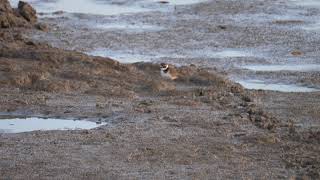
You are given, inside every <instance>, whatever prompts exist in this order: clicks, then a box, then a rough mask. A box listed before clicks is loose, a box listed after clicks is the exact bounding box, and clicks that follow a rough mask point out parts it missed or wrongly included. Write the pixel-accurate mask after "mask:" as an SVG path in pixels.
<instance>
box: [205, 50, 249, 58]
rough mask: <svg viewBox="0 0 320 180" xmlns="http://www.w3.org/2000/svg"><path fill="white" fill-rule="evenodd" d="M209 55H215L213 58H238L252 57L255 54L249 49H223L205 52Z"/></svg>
mask: <svg viewBox="0 0 320 180" xmlns="http://www.w3.org/2000/svg"><path fill="white" fill-rule="evenodd" d="M203 55H204V56H207V57H213V58H238V57H252V56H253V54H252V53H250V52H247V51H241V50H233V49H230V50H228V49H227V50H223V51H217V52H206V53H204V54H203Z"/></svg>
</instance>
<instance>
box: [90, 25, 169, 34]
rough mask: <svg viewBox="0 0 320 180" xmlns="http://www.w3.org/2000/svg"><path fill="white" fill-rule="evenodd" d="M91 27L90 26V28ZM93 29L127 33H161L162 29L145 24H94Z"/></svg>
mask: <svg viewBox="0 0 320 180" xmlns="http://www.w3.org/2000/svg"><path fill="white" fill-rule="evenodd" d="M91 27H92V26H91ZM93 27H95V28H97V29H104V30H123V31H127V32H146V31H149V32H152V31H161V30H163V29H164V28H162V27H160V26H153V25H147V24H125V23H109V24H95V25H93Z"/></svg>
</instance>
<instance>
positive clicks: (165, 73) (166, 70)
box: [160, 63, 178, 80]
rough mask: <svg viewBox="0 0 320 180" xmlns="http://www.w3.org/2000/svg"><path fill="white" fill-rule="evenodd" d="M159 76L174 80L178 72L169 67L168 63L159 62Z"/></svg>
mask: <svg viewBox="0 0 320 180" xmlns="http://www.w3.org/2000/svg"><path fill="white" fill-rule="evenodd" d="M160 73H161V76H162V77H164V78H167V79H171V80H175V79H177V78H178V73H177V71H176V70H175V69H174V68H173V67H169V65H168V64H165V63H161V64H160Z"/></svg>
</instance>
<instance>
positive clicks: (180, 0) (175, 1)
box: [152, 0, 207, 5]
mask: <svg viewBox="0 0 320 180" xmlns="http://www.w3.org/2000/svg"><path fill="white" fill-rule="evenodd" d="M152 1H154V2H159V1H160V0H152ZM205 1H207V0H167V2H168V4H169V5H170V4H171V5H187V4H196V3H200V2H205Z"/></svg>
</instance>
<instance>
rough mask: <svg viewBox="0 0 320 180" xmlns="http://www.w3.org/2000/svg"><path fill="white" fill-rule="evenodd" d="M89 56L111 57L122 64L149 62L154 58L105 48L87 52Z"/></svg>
mask: <svg viewBox="0 0 320 180" xmlns="http://www.w3.org/2000/svg"><path fill="white" fill-rule="evenodd" d="M87 54H88V55H91V56H101V57H109V58H111V59H114V60H117V61H119V62H121V63H135V62H148V61H150V60H151V59H152V58H154V56H149V55H141V54H136V53H134V52H132V53H129V52H120V51H111V50H107V49H103V48H101V49H96V50H93V51H90V52H87Z"/></svg>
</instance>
